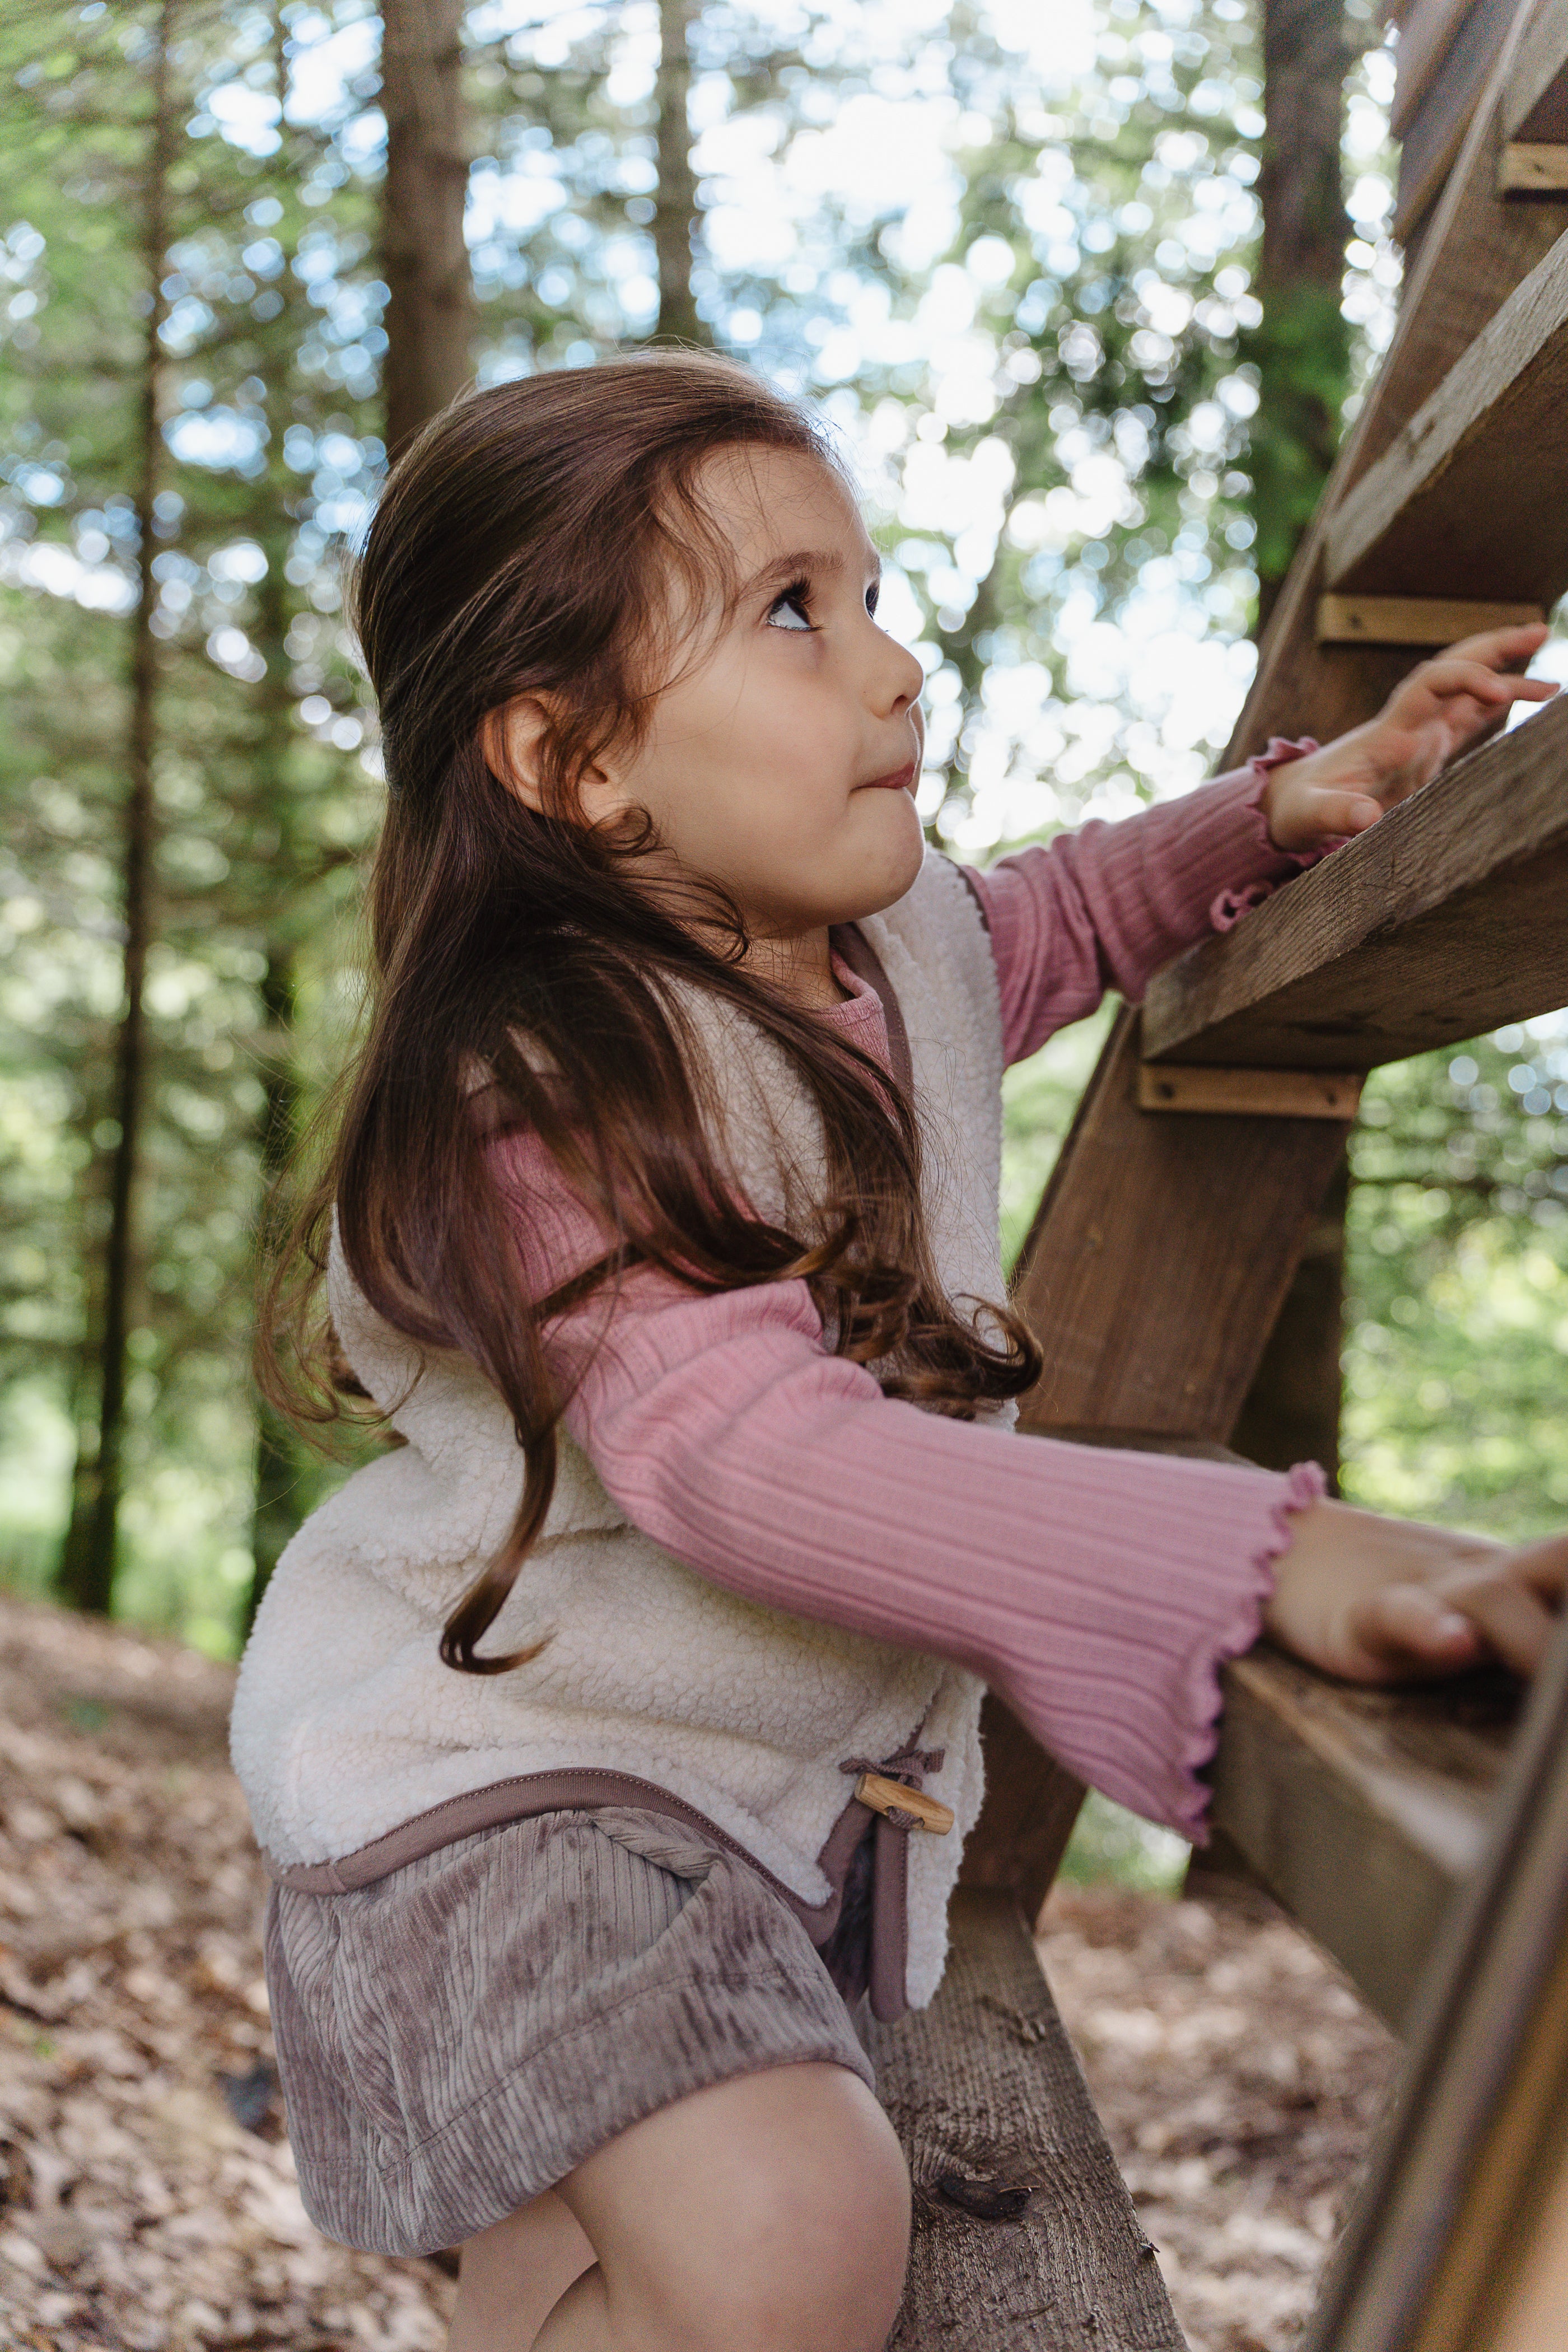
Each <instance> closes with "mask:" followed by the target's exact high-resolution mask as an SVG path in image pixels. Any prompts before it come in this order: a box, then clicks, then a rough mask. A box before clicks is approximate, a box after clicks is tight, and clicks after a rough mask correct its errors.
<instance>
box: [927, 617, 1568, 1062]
mask: <svg viewBox="0 0 1568 2352" xmlns="http://www.w3.org/2000/svg"><path fill="white" fill-rule="evenodd" d="M1546 635H1547V631H1546V629H1545V627H1544V625H1531V626H1529V627H1525V628H1518V629H1493V630H1490V631H1489V632H1487V634H1485V635H1482V636H1478V637H1468V638H1467V639H1466V640H1465V642H1464V643H1463V644H1462V645H1458V646H1453V647H1452V648H1451V650H1450V651H1449V652H1447V653H1446V654H1443V655H1440V656H1438V657H1437V658H1436V660H1434V661H1429V662H1423V663H1422V665H1421V667H1419V668H1418V669H1416V670H1414V671H1413V672H1412V673H1411V675H1410V677H1407V678H1406V679H1405V682H1404V684H1403V685H1401V686H1400V687H1398V688H1396V689H1395V691H1394V694H1393V695H1392V696H1391V697H1390V698H1389V700H1388V702H1387V704H1386V705H1385V707H1384V709H1383V710H1382V711H1381V712H1380V713H1379V715H1378V717H1377V718H1376V719H1371V720H1369V721H1368V722H1367V724H1366V725H1365V726H1364V727H1358V728H1355V729H1353V730H1352V732H1351V733H1350V734H1348V735H1342V736H1341V737H1340V738H1339V740H1337V741H1336V742H1333V743H1330V744H1328V745H1326V746H1325V747H1324V748H1323V749H1321V750H1320V749H1319V747H1318V745H1317V744H1316V743H1313V742H1311V741H1310V740H1309V741H1305V742H1301V743H1296V744H1291V743H1285V742H1282V741H1279V740H1276V741H1274V742H1273V743H1271V744H1270V745H1269V747H1268V751H1267V752H1265V753H1264V754H1262V756H1261V757H1259V758H1258V759H1256V760H1254V761H1251V763H1250V764H1249V766H1247V768H1245V769H1243V770H1241V771H1240V772H1238V773H1237V774H1236V775H1232V776H1222V777H1221V778H1220V780H1219V782H1217V783H1213V784H1207V785H1205V786H1204V788H1203V789H1202V790H1201V791H1200V792H1196V793H1189V794H1188V795H1187V797H1186V798H1185V799H1184V800H1180V801H1167V802H1164V803H1162V804H1161V805H1159V806H1158V807H1155V808H1151V809H1144V810H1142V811H1141V812H1140V814H1138V815H1137V816H1134V817H1129V818H1127V819H1126V820H1125V821H1124V822H1123V823H1122V824H1086V825H1085V826H1084V827H1083V828H1082V830H1081V831H1080V832H1079V833H1077V834H1063V835H1061V836H1060V837H1059V838H1058V840H1056V841H1054V842H1052V843H1051V844H1050V845H1049V847H1048V848H1042V849H1026V850H1023V851H1021V852H1020V853H1019V854H1018V855H1017V856H1014V857H1005V858H1003V859H1002V860H1001V861H1000V863H999V864H998V865H996V866H993V867H992V869H991V871H990V872H989V873H987V874H974V875H971V876H970V877H968V878H969V880H970V883H971V887H973V890H974V893H975V896H976V898H978V900H979V902H980V905H981V908H982V911H983V912H984V916H985V919H986V922H987V927H988V929H989V930H990V933H991V941H992V947H993V950H994V954H995V958H996V972H997V979H998V981H999V982H1000V985H1001V991H1002V1020H1003V1035H1004V1040H1005V1051H1006V1056H1007V1059H1008V1060H1009V1061H1010V1062H1016V1061H1021V1060H1022V1059H1023V1057H1024V1056H1025V1055H1027V1054H1032V1053H1034V1052H1035V1051H1036V1049H1037V1047H1038V1046H1039V1045H1043V1044H1044V1042H1045V1040H1046V1038H1047V1037H1048V1036H1049V1035H1050V1034H1051V1032H1052V1031H1053V1030H1055V1029H1059V1028H1061V1027H1062V1026H1063V1025H1064V1024H1065V1023H1067V1022H1068V1021H1076V1020H1078V1019H1079V1017H1080V1016H1081V1015H1082V1014H1083V1013H1089V1012H1092V1010H1093V1008H1094V1006H1095V1005H1096V1004H1097V1003H1099V1002H1100V997H1101V995H1102V994H1103V993H1104V992H1105V990H1106V989H1107V988H1112V987H1114V988H1118V989H1120V990H1121V993H1122V995H1123V996H1125V997H1127V998H1128V999H1129V1000H1130V1001H1131V1002H1132V1003H1137V1002H1138V1000H1139V999H1140V998H1141V997H1142V993H1143V991H1144V989H1145V987H1146V986H1147V985H1148V982H1149V980H1150V979H1151V977H1152V974H1153V973H1154V972H1156V971H1158V970H1159V969H1160V966H1161V965H1162V964H1164V963H1168V962H1169V961H1170V960H1171V958H1172V957H1173V956H1176V955H1180V954H1181V952H1182V950H1184V948H1189V947H1192V946H1193V945H1194V944H1195V942H1196V941H1197V940H1200V939H1202V938H1203V937H1204V935H1205V932H1207V931H1209V930H1210V929H1219V930H1225V929H1228V928H1229V926H1230V925H1231V924H1232V923H1234V922H1235V921H1236V920H1237V917H1238V916H1239V915H1242V914H1244V913H1245V912H1246V911H1247V908H1248V907H1249V906H1255V905H1256V904H1257V903H1258V900H1259V899H1260V898H1267V897H1268V894H1269V892H1270V891H1271V890H1272V889H1273V888H1274V887H1276V885H1277V884H1278V883H1279V882H1280V881H1283V880H1285V879H1286V878H1287V877H1289V876H1290V875H1291V874H1293V873H1295V872H1297V871H1298V869H1299V868H1300V867H1301V866H1310V865H1312V864H1314V863H1315V862H1316V860H1317V859H1318V858H1320V857H1321V856H1323V855H1324V854H1325V853H1326V852H1327V851H1328V850H1329V849H1331V848H1333V847H1335V846H1336V845H1338V843H1339V842H1341V841H1342V840H1344V839H1346V838H1348V837H1349V836H1350V835H1353V834H1357V833H1364V832H1365V831H1366V829H1367V827H1368V826H1369V825H1372V824H1376V822H1377V820H1378V818H1379V817H1380V816H1382V815H1383V814H1384V810H1385V809H1389V808H1392V807H1393V806H1394V804H1395V803H1396V802H1398V801H1401V800H1404V799H1405V798H1406V797H1407V796H1408V794H1409V793H1413V792H1416V791H1418V790H1419V789H1420V787H1421V786H1422V785H1423V784H1426V783H1428V782H1430V781H1431V779H1432V777H1433V776H1435V775H1436V773H1437V771H1438V770H1439V768H1441V767H1442V766H1444V765H1445V763H1446V762H1447V761H1449V760H1451V759H1453V758H1454V756H1455V755H1456V753H1457V752H1458V751H1463V750H1464V749H1465V748H1466V746H1467V745H1468V744H1470V743H1472V742H1474V740H1476V738H1477V737H1478V736H1479V735H1480V734H1481V733H1483V732H1484V731H1485V730H1487V729H1488V728H1489V727H1493V726H1495V725H1497V724H1498V722H1499V721H1500V719H1501V718H1502V717H1503V715H1504V713H1505V712H1506V710H1507V709H1508V706H1509V705H1510V702H1514V701H1527V702H1544V701H1545V700H1546V699H1547V698H1549V697H1550V696H1551V695H1552V694H1554V693H1555V692H1556V688H1555V687H1553V686H1552V685H1551V684H1550V683H1549V682H1548V681H1547V680H1545V679H1543V678H1531V677H1517V676H1510V675H1506V674H1505V673H1506V672H1508V671H1509V670H1510V668H1511V667H1514V666H1519V665H1522V664H1523V663H1525V662H1527V661H1528V660H1529V659H1530V658H1531V655H1532V654H1534V653H1536V652H1538V651H1539V649H1540V647H1541V646H1542V643H1543V642H1544V640H1545V637H1546Z"/></svg>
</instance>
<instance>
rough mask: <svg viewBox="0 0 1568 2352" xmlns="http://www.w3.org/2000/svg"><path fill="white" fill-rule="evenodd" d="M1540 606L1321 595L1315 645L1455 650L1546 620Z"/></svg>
mask: <svg viewBox="0 0 1568 2352" xmlns="http://www.w3.org/2000/svg"><path fill="white" fill-rule="evenodd" d="M1545 618H1546V611H1545V608H1544V606H1543V605H1541V604H1495V603H1487V604H1480V603H1478V602H1477V601H1476V599H1475V598H1473V597H1468V596H1320V597H1319V599H1318V620H1317V630H1316V635H1317V640H1318V643H1319V644H1320V645H1321V646H1410V647H1411V648H1412V650H1415V649H1416V648H1418V647H1425V646H1452V645H1457V644H1458V640H1459V639H1460V638H1461V637H1479V635H1481V633H1482V631H1483V630H1485V629H1514V628H1518V627H1519V626H1520V625H1521V623H1524V622H1528V621H1544V620H1545Z"/></svg>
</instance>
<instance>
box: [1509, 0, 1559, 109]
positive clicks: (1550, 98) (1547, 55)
mask: <svg viewBox="0 0 1568 2352" xmlns="http://www.w3.org/2000/svg"><path fill="white" fill-rule="evenodd" d="M1500 119H1501V126H1502V135H1503V137H1504V138H1505V139H1532V140H1533V139H1540V140H1560V139H1568V5H1564V0H1552V5H1550V6H1548V7H1545V8H1542V9H1541V10H1539V11H1538V12H1537V14H1536V16H1535V17H1534V20H1533V21H1532V23H1531V26H1530V29H1529V31H1528V32H1527V33H1526V35H1525V37H1524V38H1523V39H1522V40H1521V43H1520V46H1519V49H1518V51H1517V53H1516V55H1515V58H1514V61H1513V64H1512V66H1511V67H1510V69H1509V76H1508V81H1507V85H1506V87H1505V89H1504V90H1503V95H1502V108H1501V118H1500Z"/></svg>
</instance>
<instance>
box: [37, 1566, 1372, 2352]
mask: <svg viewBox="0 0 1568 2352" xmlns="http://www.w3.org/2000/svg"><path fill="white" fill-rule="evenodd" d="M233 1683H234V1677H233V1673H232V1670H231V1669H229V1668H227V1667H225V1666H222V1665H218V1664H214V1663H213V1662H212V1661H211V1660H210V1659H206V1658H204V1657H200V1656H198V1655H196V1654H194V1653H193V1652H191V1651H188V1650H183V1649H180V1648H178V1647H177V1646H175V1645H174V1643H166V1642H159V1641H154V1640H151V1639H149V1638H147V1637H146V1636H144V1635H142V1634H140V1633H135V1632H132V1630H130V1629H128V1628H126V1627H123V1626H114V1625H105V1624H102V1623H100V1622H96V1621H92V1620H85V1619H82V1618H79V1617H75V1616H72V1615H69V1614H68V1613H67V1612H63V1611H59V1610H55V1609H50V1608H47V1607H42V1606H38V1605H35V1604H29V1603H26V1602H23V1601H15V1600H7V1599H4V1598H0V2322H3V2323H4V2326H3V2330H0V2342H3V2343H4V2345H5V2347H6V2352H22V2347H26V2352H93V2347H101V2352H229V2347H234V2352H238V2347H255V2352H263V2347H279V2348H280V2352H281V2347H288V2352H357V2347H367V2352H439V2347H441V2346H442V2345H443V2344H444V2343H445V2339H446V2323H447V2315H448V2313H449V2311H450V2308H451V2295H452V2289H451V2286H450V2284H449V2282H448V2281H447V2279H446V2278H444V2277H443V2276H442V2275H441V2274H440V2273H438V2272H437V2270H436V2269H435V2268H434V2267H433V2266H432V2265H431V2264H429V2263H416V2262H411V2263H403V2262H390V2261H385V2260H383V2259H381V2258H379V2257H376V2256H371V2255H361V2254H354V2253H350V2252H347V2251H345V2250H344V2249H343V2248H342V2247H340V2246H334V2245H331V2244H329V2243H328V2242H327V2241H326V2240H325V2239H323V2238H321V2237H320V2236H318V2234H317V2233H316V2231H314V2230H313V2229H312V2228H311V2227H310V2222H309V2221H307V2220H306V2218H305V2213H304V2209H303V2207H302V2206H301V2204H300V2197H299V2192H298V2189H296V2187H295V2182H294V2173H293V2166H292V2163H291V2161H290V2158H289V2145H288V2141H287V2138H286V2137H285V2136H284V2130H283V2120H282V2115H281V2111H280V2107H279V2100H278V2095H277V2085H276V2077H275V2075H274V2074H273V2071H272V2047H271V2040H270V2036H269V2033H268V2021H267V1996H266V1990H265V1988H264V1986H263V1984H262V1980H261V1950H260V1927H261V1916H262V1909H263V1905H264V1903H265V1899H266V1881H265V1878H264V1875H263V1873H262V1870H261V1866H260V1864H259V1862H258V1858H257V1854H256V1851H255V1847H254V1845H253V1844H252V1842H251V1836H250V1828H249V1823H248V1821H247V1816H246V1811H245V1805H244V1801H243V1800H242V1798H241V1796H240V1793H239V1790H238V1788H237V1784H236V1782H235V1780H234V1778H233V1775H232V1774H231V1772H230V1771H229V1769H228V1764H227V1760H226V1744H225V1722H226V1715H227V1709H228V1703H229V1697H230V1694H231V1692H232V1689H233ZM1044 1926H1045V1934H1044V1937H1043V1942H1042V1950H1043V1952H1044V1955H1045V1958H1046V1960H1047V1967H1048V1969H1049V1974H1050V1978H1051V1982H1052V1985H1053V1988H1054V1990H1055V1991H1056V1994H1057V1998H1058V2001H1059V2003H1060V2005H1061V2009H1062V2011H1063V2014H1064V2016H1065V2017H1066V2018H1067V2020H1068V2025H1069V2027H1070V2030H1071V2032H1072V2033H1073V2036H1074V2039H1075V2040H1076V2042H1078V2045H1079V2050H1080V2052H1081V2053H1082V2055H1083V2059H1084V2063H1085V2067H1086V2070H1087V2072H1088V2074H1089V2080H1090V2084H1091V2085H1092V2087H1093V2090H1094V2092H1095V2095H1096V2098H1097V2100H1098V2103H1099V2105H1100V2112H1101V2114H1102V2115H1103V2116H1104V2117H1105V2120H1106V2124H1107V2127H1108V2129H1109V2130H1110V2137H1111V2140H1112V2142H1113V2145H1114V2146H1115V2148H1116V2152H1117V2155H1118V2158H1119V2159H1120V2160H1121V2165H1122V2167H1123V2169H1124V2170H1125V2172H1126V2174H1127V2177H1128V2179H1129V2182H1130V2183H1131V2188H1132V2191H1133V2194H1134V2196H1135V2198H1136V2199H1137V2200H1138V2203H1139V2207H1140V2210H1141V2211H1142V2216H1143V2220H1144V2222H1145V2224H1146V2226H1147V2228H1148V2230H1149V2232H1150V2235H1151V2236H1152V2238H1153V2239H1154V2241H1155V2242H1156V2243H1157V2244H1158V2245H1159V2246H1160V2248H1161V2250H1162V2254H1161V2259H1162V2262H1163V2264H1164V2267H1165V2271H1166V2275H1167V2277H1168V2279H1169V2280H1170V2282H1171V2287H1172V2294H1173V2299H1174V2301H1175V2303H1176V2305H1177V2309H1178V2312H1179V2313H1180V2315H1181V2317H1182V2320H1183V2323H1184V2326H1185V2327H1186V2329H1187V2332H1188V2334H1189V2336H1190V2337H1191V2339H1192V2343H1193V2347H1194V2352H1285V2348H1286V2347H1289V2346H1290V2345H1293V2344H1294V2343H1295V2341H1296V2340H1297V2334H1298V2326H1299V2321H1300V2316H1301V2315H1302V2314H1303V2313H1304V2312H1305V2310H1306V2309H1307V2308H1308V2306H1309V2305H1310V2300H1311V2294H1312V2290H1313V2285H1314V2282H1315V2280H1316V2276H1317V2273H1318V2271H1319V2269H1320V2267H1321V2263H1322V2259H1323V2255H1324V2252H1325V2251H1326V2249H1327V2245H1328V2242H1329V2240H1330V2237H1331V2233H1332V2230H1333V2226H1334V2221H1335V2216H1336V2214H1337V2212H1338V2210H1339V2209H1340V2205H1341V2203H1342V2199H1343V2197H1344V2194H1345V2191H1346V2187H1347V2184H1348V2182H1349V2180H1350V2179H1351V2177H1352V2174H1353V2172H1354V2169H1355V2167H1356V2164H1357V2162H1358V2160H1359V2158H1360V2157H1361V2154H1362V2152H1363V2147H1364V2145H1365V2141H1366V2137H1367V2132H1368V2128H1369V2126H1370V2124H1371V2121H1372V2118H1373V2114H1374V2111H1375V2109H1376V2106H1377V2104H1378V2099H1379V2095H1380V2093H1381V2090H1382V2086H1383V2084H1384V2081H1385V2079H1386V2076H1387V2074H1388V2071H1389V2064H1390V2056H1391V2046H1392V2045H1391V2044H1390V2042H1389V2038H1388V2036H1387V2035H1386V2034H1384V2032H1383V2031H1382V2029H1381V2028H1380V2027H1378V2026H1377V2025H1376V2024H1375V2023H1374V2022H1373V2020H1371V2019H1370V2018H1369V2017H1368V2016H1367V2015H1366V2013H1365V2011H1363V2010H1362V2009H1361V2007H1360V2006H1359V2004H1358V2003H1357V2002H1356V2001H1355V2000H1354V1999H1353V1998H1352V1995H1351V1994H1350V1993H1348V1992H1347V1991H1346V1990H1345V1989H1344V1987H1343V1985H1342V1982H1341V1981H1340V1979H1338V1978H1337V1977H1336V1976H1335V1975H1334V1973H1333V1971H1332V1970H1331V1969H1330V1968H1329V1967H1328V1966H1327V1964H1326V1963H1325V1962H1323V1961H1322V1960H1321V1959H1320V1958H1318V1957H1317V1955H1316V1954H1315V1953H1314V1952H1313V1951H1312V1950H1311V1948H1310V1946H1308V1945H1307V1944H1306V1943H1304V1942H1303V1940H1302V1939H1301V1937H1300V1936H1298V1935H1296V1934H1295V1933H1294V1931H1293V1930H1292V1929H1290V1928H1289V1927H1288V1926H1286V1925H1285V1924H1284V1923H1283V1922H1282V1921H1280V1920H1279V1918H1278V1917H1277V1916H1274V1915H1272V1914H1270V1913H1268V1911H1267V1910H1266V1909H1258V1908H1257V1907H1256V1906H1255V1907H1254V1908H1253V1909H1251V1910H1248V1909H1247V1908H1245V1907H1243V1908H1241V1909H1237V1908H1236V1907H1234V1906H1228V1905H1224V1904H1220V1905H1215V1906H1210V1905H1200V1904H1195V1903H1177V1904H1173V1903H1169V1902H1165V1901H1163V1900H1161V1899H1160V1898H1158V1897H1155V1896H1145V1895H1125V1894H1119V1893H1116V1892H1113V1891H1110V1890H1105V1891H1101V1890H1096V1889H1081V1888H1066V1887H1064V1888H1061V1889H1058V1892H1057V1894H1055V1895H1053V1896H1052V1898H1051V1903H1050V1905H1049V1906H1047V1916H1046V1920H1045V1923H1044Z"/></svg>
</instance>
